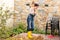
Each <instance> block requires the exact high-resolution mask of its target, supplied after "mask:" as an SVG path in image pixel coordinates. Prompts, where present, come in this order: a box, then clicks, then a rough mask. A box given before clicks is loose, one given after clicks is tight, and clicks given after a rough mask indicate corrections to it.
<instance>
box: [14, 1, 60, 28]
mask: <svg viewBox="0 0 60 40" xmlns="http://www.w3.org/2000/svg"><path fill="white" fill-rule="evenodd" d="M32 1H33V0H15V11H17V12H18V15H20V18H21V19H20V21H22V22H24V23H26V18H27V16H28V14H29V7H27V6H26V4H27V3H30V4H31V2H32ZM34 1H35V2H38V3H39V5H40V6H39V8H38V10H37V12H36V13H37V15H36V16H35V24H36V25H37V26H38V27H40V28H43V27H45V24H46V21H47V20H48V19H50V17H52V16H60V0H34Z"/></svg>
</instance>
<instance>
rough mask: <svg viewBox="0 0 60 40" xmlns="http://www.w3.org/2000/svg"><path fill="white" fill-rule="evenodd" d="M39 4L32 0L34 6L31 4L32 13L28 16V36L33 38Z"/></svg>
mask: <svg viewBox="0 0 60 40" xmlns="http://www.w3.org/2000/svg"><path fill="white" fill-rule="evenodd" d="M38 6H39V5H38V4H37V3H34V2H32V6H30V14H29V15H28V17H27V25H28V26H27V31H28V37H29V38H32V31H33V30H34V17H35V15H36V13H35V11H36V9H37V8H38Z"/></svg>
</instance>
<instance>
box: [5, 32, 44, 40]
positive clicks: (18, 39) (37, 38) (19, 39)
mask: <svg viewBox="0 0 60 40" xmlns="http://www.w3.org/2000/svg"><path fill="white" fill-rule="evenodd" d="M6 40H44V38H43V36H41V35H39V34H33V38H31V39H30V38H28V37H27V34H26V33H22V34H19V35H16V36H14V37H10V38H7V39H6Z"/></svg>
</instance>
